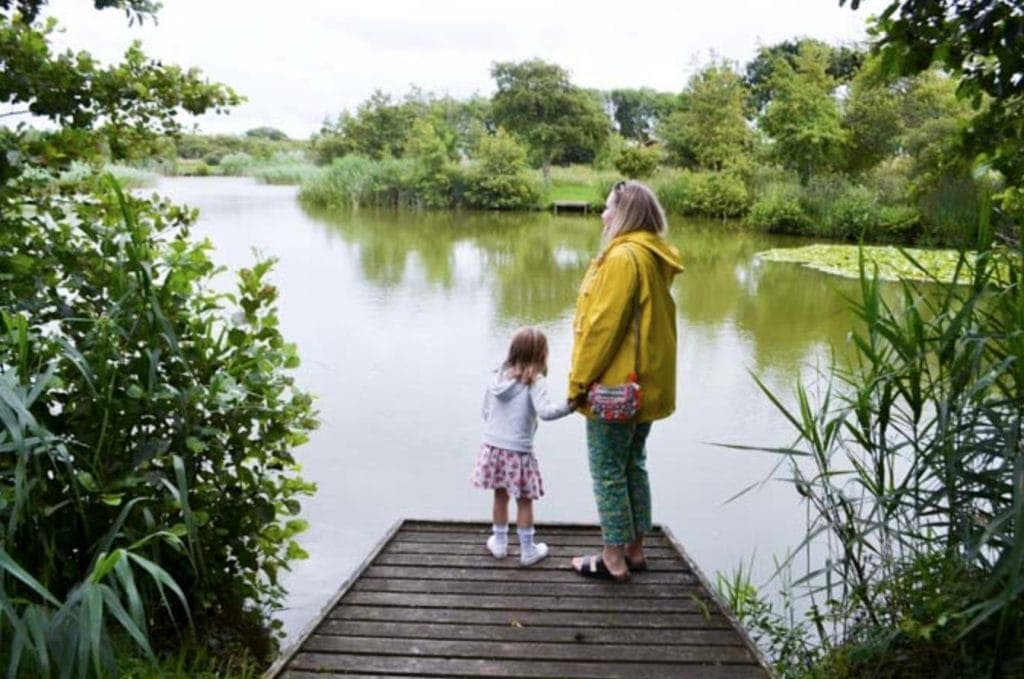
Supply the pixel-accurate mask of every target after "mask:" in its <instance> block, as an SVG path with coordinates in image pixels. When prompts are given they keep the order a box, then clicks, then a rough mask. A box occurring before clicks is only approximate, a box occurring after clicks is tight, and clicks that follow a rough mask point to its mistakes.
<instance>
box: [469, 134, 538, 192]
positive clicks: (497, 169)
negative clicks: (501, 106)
mask: <svg viewBox="0 0 1024 679" xmlns="http://www.w3.org/2000/svg"><path fill="white" fill-rule="evenodd" d="M465 182H466V185H465V194H464V201H465V204H466V205H467V206H468V207H474V208H480V209H489V210H522V209H531V208H535V207H537V205H538V203H539V201H540V195H541V187H540V186H539V184H538V182H537V181H536V180H535V179H534V177H533V176H532V175H531V174H530V172H529V167H528V166H527V164H526V149H524V148H523V147H522V145H520V144H519V143H518V142H517V141H516V140H515V139H514V138H513V137H512V136H511V135H509V134H506V133H505V131H504V130H502V129H500V128H499V129H498V132H497V133H496V134H495V135H494V136H493V137H488V138H486V139H483V140H481V142H480V145H479V147H478V148H477V157H476V159H475V161H474V163H473V164H472V165H471V166H470V168H469V169H468V171H467V172H466V177H465Z"/></svg>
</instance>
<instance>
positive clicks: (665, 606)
mask: <svg viewBox="0 0 1024 679" xmlns="http://www.w3.org/2000/svg"><path fill="white" fill-rule="evenodd" d="M341 603H342V605H362V606H414V607H422V608H469V609H473V608H476V609H483V610H491V609H504V608H508V605H509V600H508V597H502V596H480V595H476V594H406V593H394V592H357V591H349V592H348V593H347V594H346V595H345V596H344V598H342V600H341ZM516 603H518V604H520V605H521V606H524V607H527V608H531V607H532V608H536V610H538V611H597V612H602V611H604V612H613V613H614V612H622V613H631V612H650V613H699V612H701V611H704V610H713V609H712V606H708V605H706V604H704V602H702V601H700V600H695V599H690V598H679V599H591V598H589V597H581V596H564V597H519V601H517V602H516Z"/></svg>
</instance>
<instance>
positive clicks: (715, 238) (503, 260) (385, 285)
mask: <svg viewBox="0 0 1024 679" xmlns="http://www.w3.org/2000/svg"><path fill="white" fill-rule="evenodd" d="M309 214H310V216H311V217H313V218H314V219H315V220H317V221H318V222H320V223H322V224H324V225H325V226H326V227H327V228H328V229H329V231H330V232H331V233H333V234H335V235H337V236H338V237H340V238H341V239H343V240H344V241H345V242H347V243H349V244H351V245H353V246H355V247H356V248H357V250H358V262H359V265H360V267H361V269H362V271H361V273H362V276H363V277H364V279H365V280H366V281H367V282H369V283H370V284H372V285H375V286H378V287H379V288H380V289H382V290H384V291H388V290H393V289H395V288H397V287H400V286H418V285H419V281H414V280H411V278H410V277H411V276H412V275H413V272H414V271H416V272H419V271H422V275H423V278H424V282H425V283H427V284H428V285H430V286H433V287H436V288H439V289H442V290H448V291H450V290H452V289H453V288H454V287H455V282H456V280H457V279H459V278H460V277H468V276H469V275H470V272H476V273H477V275H478V276H479V278H478V279H477V280H474V281H472V282H471V283H470V284H478V285H482V286H485V287H486V288H487V289H489V290H490V293H491V295H492V297H493V301H494V307H495V316H496V320H498V321H499V322H501V323H502V324H507V325H517V324H520V323H536V324H545V323H551V322H555V321H558V320H560V319H564V318H566V317H568V316H569V315H571V314H572V311H573V305H574V303H575V300H576V289H577V286H578V285H579V281H580V280H581V278H582V276H583V272H584V271H585V269H586V266H587V264H588V262H589V261H590V259H591V258H592V257H593V256H594V254H595V253H596V252H597V251H598V248H599V247H600V222H599V220H598V219H597V217H593V216H591V217H566V216H555V215H551V214H546V213H530V214H514V215H509V214H497V213H496V214H489V213H474V212H446V213H396V212H390V211H374V210H363V211H351V210H343V211H322V210H316V211H310V212H309ZM670 240H671V241H672V242H673V243H675V245H676V246H677V247H679V249H680V250H681V251H682V253H683V261H684V263H685V264H686V272H685V273H684V274H683V275H682V276H680V277H678V278H677V280H676V285H675V296H676V300H677V305H678V313H679V317H680V323H681V325H682V326H683V327H684V328H685V331H688V332H693V333H697V334H698V335H699V334H701V333H704V332H715V331H717V330H718V329H721V328H722V327H730V328H732V329H733V330H734V331H735V332H737V333H739V335H741V336H742V337H743V338H744V339H745V340H746V341H749V342H750V343H751V344H752V345H753V351H752V355H753V357H754V365H752V366H749V367H751V368H754V369H781V370H783V371H785V372H791V371H792V370H793V369H795V368H796V367H797V366H798V365H799V363H800V362H801V361H802V360H804V359H805V358H806V357H807V356H808V353H809V352H811V351H813V350H815V349H820V348H821V347H825V346H829V345H831V344H837V345H842V344H843V342H844V340H845V337H846V336H847V334H848V331H849V328H850V322H851V319H850V315H849V313H848V312H847V311H846V310H845V308H844V307H843V304H842V303H841V301H840V297H839V294H838V293H840V292H845V293H846V294H852V293H853V292H855V283H854V282H853V281H848V280H843V279H837V278H832V277H829V276H826V275H824V274H821V273H818V272H815V271H811V270H808V269H804V268H801V267H797V266H792V265H786V264H781V265H780V264H777V263H773V262H767V263H761V262H759V261H758V260H757V259H755V258H754V254H755V253H756V252H758V251H760V250H765V249H768V248H771V247H778V246H779V245H785V244H788V243H794V242H796V241H793V240H792V239H788V240H787V239H782V238H777V237H771V236H766V235H764V234H759V233H752V232H749V231H745V230H743V229H741V228H737V227H736V226H735V225H730V224H722V223H720V222H700V221H684V220H681V219H678V218H677V219H676V220H674V223H673V227H672V230H671V233H670ZM456 252H458V256H456ZM412 262H416V264H417V265H416V266H412V265H411V263H412Z"/></svg>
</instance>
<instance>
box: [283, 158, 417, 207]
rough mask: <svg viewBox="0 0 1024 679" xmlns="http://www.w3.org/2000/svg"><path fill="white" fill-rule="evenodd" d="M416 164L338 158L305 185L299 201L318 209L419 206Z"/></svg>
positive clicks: (391, 159) (412, 162)
mask: <svg viewBox="0 0 1024 679" xmlns="http://www.w3.org/2000/svg"><path fill="white" fill-rule="evenodd" d="M413 172H414V161H412V160H411V159H401V160H399V159H394V158H390V159H387V160H381V161H375V160H371V159H369V158H364V157H362V156H355V155H349V156H344V157H342V158H337V159H335V161H334V162H333V163H331V165H330V166H329V167H328V168H327V169H326V170H324V171H323V172H320V173H318V174H314V175H312V177H311V178H309V179H307V180H306V181H305V182H303V184H302V188H301V189H300V191H299V198H300V200H302V201H303V202H305V203H307V204H309V205H312V206H316V207H354V208H358V207H361V206H377V207H390V208H401V207H415V206H416V204H417V201H416V194H415V189H414V188H413V185H412V183H413Z"/></svg>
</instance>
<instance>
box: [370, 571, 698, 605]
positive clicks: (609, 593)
mask: <svg viewBox="0 0 1024 679" xmlns="http://www.w3.org/2000/svg"><path fill="white" fill-rule="evenodd" d="M352 590H353V591H356V592H412V593H416V594H479V595H482V596H503V597H508V596H514V597H538V596H549V597H566V596H576V597H589V598H591V599H609V598H611V599H615V600H617V601H621V600H625V599H681V598H686V599H692V598H694V597H696V598H698V599H706V598H708V597H707V595H706V593H705V592H704V589H703V588H702V587H692V586H691V587H687V586H683V585H659V584H642V583H639V582H637V583H630V585H629V586H628V587H623V586H622V585H619V584H616V583H614V582H607V581H601V582H597V583H591V582H585V581H583V578H580V577H577V582H575V583H561V582H559V583H547V582H477V581H469V582H464V581H459V580H392V579H376V578H361V579H360V580H359V582H357V583H356V584H355V586H354V587H353V588H352Z"/></svg>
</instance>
